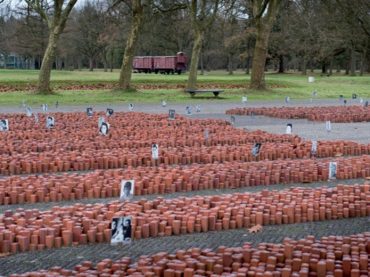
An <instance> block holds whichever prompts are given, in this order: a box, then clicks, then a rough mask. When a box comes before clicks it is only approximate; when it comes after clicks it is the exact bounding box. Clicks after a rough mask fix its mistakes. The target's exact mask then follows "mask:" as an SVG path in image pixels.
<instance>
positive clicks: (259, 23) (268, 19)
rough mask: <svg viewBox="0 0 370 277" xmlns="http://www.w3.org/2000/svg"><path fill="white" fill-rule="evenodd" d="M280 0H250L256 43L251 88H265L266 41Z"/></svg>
mask: <svg viewBox="0 0 370 277" xmlns="http://www.w3.org/2000/svg"><path fill="white" fill-rule="evenodd" d="M281 2H282V0H251V3H252V11H253V20H254V21H255V27H256V44H255V47H254V53H253V61H252V74H251V88H253V89H265V88H266V84H265V64H266V55H267V48H268V42H269V37H270V32H271V28H272V25H273V24H274V21H275V18H276V15H277V13H278V10H279V5H280V3H281Z"/></svg>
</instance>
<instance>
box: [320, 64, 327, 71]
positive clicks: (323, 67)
mask: <svg viewBox="0 0 370 277" xmlns="http://www.w3.org/2000/svg"><path fill="white" fill-rule="evenodd" d="M326 70H327V69H326V62H322V63H321V73H322V74H326Z"/></svg>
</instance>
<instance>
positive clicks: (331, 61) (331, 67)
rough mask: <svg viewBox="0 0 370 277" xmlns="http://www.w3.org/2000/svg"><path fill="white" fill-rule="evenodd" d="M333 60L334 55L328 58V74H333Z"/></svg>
mask: <svg viewBox="0 0 370 277" xmlns="http://www.w3.org/2000/svg"><path fill="white" fill-rule="evenodd" d="M333 62H334V57H331V58H330V64H329V75H330V76H331V75H333Z"/></svg>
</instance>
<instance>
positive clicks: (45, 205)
mask: <svg viewBox="0 0 370 277" xmlns="http://www.w3.org/2000/svg"><path fill="white" fill-rule="evenodd" d="M365 181H366V180H364V179H349V180H330V181H327V182H316V183H310V184H302V183H295V184H278V185H269V186H254V187H242V188H237V189H208V190H198V191H191V192H175V193H172V194H160V195H159V194H155V195H145V196H143V195H140V196H134V197H133V200H140V199H143V198H145V199H149V200H150V199H154V198H157V197H163V198H166V199H172V198H177V197H184V196H185V197H191V196H196V195H201V196H206V195H220V194H227V193H237V192H258V191H261V190H264V189H267V190H282V189H287V188H291V187H305V188H317V187H323V186H326V187H335V186H336V185H338V184H344V185H351V184H363V183H364V182H365ZM114 200H117V198H113V197H111V198H94V199H88V198H86V199H81V200H74V201H61V202H48V203H43V202H41V203H35V204H16V205H0V213H4V212H5V211H6V210H16V209H18V208H23V209H39V210H50V209H51V208H53V207H55V206H70V205H73V204H76V203H83V204H95V203H108V202H110V201H114Z"/></svg>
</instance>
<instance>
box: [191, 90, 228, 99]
mask: <svg viewBox="0 0 370 277" xmlns="http://www.w3.org/2000/svg"><path fill="white" fill-rule="evenodd" d="M185 91H186V92H188V93H190V95H191V96H192V97H193V96H194V95H195V94H196V93H207V92H212V93H213V95H214V96H215V97H217V96H218V95H219V94H220V93H222V92H224V91H223V90H220V89H186V90H185Z"/></svg>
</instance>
